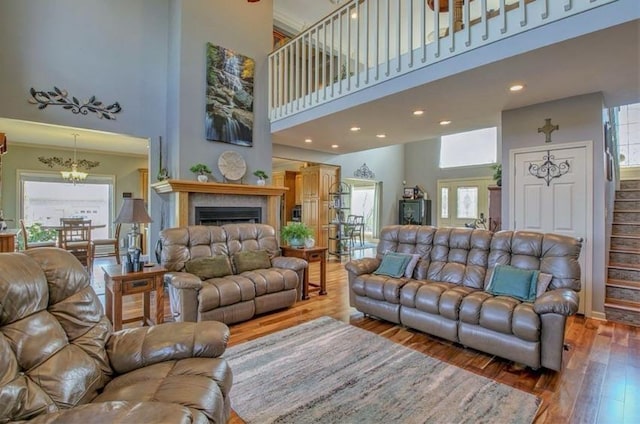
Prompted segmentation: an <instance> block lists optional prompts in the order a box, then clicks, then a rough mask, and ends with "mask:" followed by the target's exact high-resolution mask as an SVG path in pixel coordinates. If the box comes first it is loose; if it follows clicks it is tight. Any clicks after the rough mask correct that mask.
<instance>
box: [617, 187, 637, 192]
mask: <svg viewBox="0 0 640 424" xmlns="http://www.w3.org/2000/svg"><path fill="white" fill-rule="evenodd" d="M620 191H640V188H621V189H618V190H616V193H618V192H620Z"/></svg>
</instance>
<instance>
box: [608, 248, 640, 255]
mask: <svg viewBox="0 0 640 424" xmlns="http://www.w3.org/2000/svg"><path fill="white" fill-rule="evenodd" d="M609 252H614V253H637V254H639V255H640V249H632V248H626V247H622V248H621V247H612V248H610V249H609Z"/></svg>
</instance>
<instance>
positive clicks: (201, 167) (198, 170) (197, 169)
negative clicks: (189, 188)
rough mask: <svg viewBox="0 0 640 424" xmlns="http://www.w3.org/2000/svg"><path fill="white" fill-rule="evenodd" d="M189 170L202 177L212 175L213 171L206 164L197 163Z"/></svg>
mask: <svg viewBox="0 0 640 424" xmlns="http://www.w3.org/2000/svg"><path fill="white" fill-rule="evenodd" d="M189 170H190V171H191V172H193V173H194V174H200V175H204V174H211V169H209V167H208V166H207V165H205V164H204V163H197V164H195V165H193V166H192V167H191V168H189Z"/></svg>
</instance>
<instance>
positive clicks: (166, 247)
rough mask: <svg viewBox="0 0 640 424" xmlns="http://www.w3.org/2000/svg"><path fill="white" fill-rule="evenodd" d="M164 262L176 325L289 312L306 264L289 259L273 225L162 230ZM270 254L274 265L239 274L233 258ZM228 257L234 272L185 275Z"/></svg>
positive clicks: (238, 225)
mask: <svg viewBox="0 0 640 424" xmlns="http://www.w3.org/2000/svg"><path fill="white" fill-rule="evenodd" d="M160 242H161V247H162V253H161V262H162V265H164V266H165V267H166V268H167V269H168V270H170V271H171V272H169V273H167V274H165V282H166V283H168V289H169V296H170V299H171V313H172V314H173V318H174V320H175V321H207V320H215V321H220V322H224V323H226V324H233V323H236V322H241V321H246V320H248V319H251V318H252V317H253V316H255V315H258V314H263V313H266V312H270V311H273V310H277V309H282V308H287V307H289V306H291V305H293V304H294V303H295V302H296V300H297V299H300V298H301V282H302V278H303V276H304V272H305V270H306V268H307V262H306V261H305V260H303V259H299V258H285V257H282V256H279V255H280V247H279V245H278V240H277V239H276V234H275V230H274V228H273V227H271V226H269V225H265V224H244V223H243V224H227V225H222V226H219V227H218V226H203V225H193V226H189V227H179V228H169V229H165V230H163V231H161V232H160ZM257 250H266V251H267V253H268V255H269V258H270V267H269V268H262V269H255V270H251V271H244V272H241V273H238V272H237V268H236V266H235V263H234V260H233V259H234V255H236V254H238V253H240V252H251V251H257ZM218 255H223V256H226V257H227V258H228V260H229V262H230V264H231V265H232V269H231V271H232V273H231V274H230V275H225V276H222V277H217V278H209V279H205V280H202V279H201V278H200V277H197V276H196V275H194V274H191V273H188V272H186V271H185V266H186V264H187V262H188V261H190V260H193V259H198V258H203V257H214V256H218Z"/></svg>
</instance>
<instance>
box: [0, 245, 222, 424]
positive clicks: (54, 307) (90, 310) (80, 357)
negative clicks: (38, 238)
mask: <svg viewBox="0 0 640 424" xmlns="http://www.w3.org/2000/svg"><path fill="white" fill-rule="evenodd" d="M228 338H229V330H228V328H227V327H226V326H225V325H224V324H222V323H219V322H202V323H167V324H161V325H156V326H152V327H143V328H134V329H127V330H122V331H119V332H113V331H112V327H111V323H110V322H109V321H108V320H107V318H106V317H105V315H104V312H103V309H102V305H101V303H100V301H99V299H98V297H97V296H96V294H95V292H94V291H93V288H92V287H91V286H90V284H89V276H88V274H87V272H86V271H85V270H84V268H83V267H82V265H81V264H80V262H78V260H77V259H76V258H75V257H74V256H73V255H72V254H70V253H69V252H66V251H64V250H62V249H58V248H41V249H33V250H29V251H26V252H25V253H3V254H0V422H7V421H19V420H32V421H33V422H37V423H54V422H59V423H63V422H64V423H69V422H95V421H97V420H98V421H100V422H163V423H170V422H180V423H184V422H195V423H207V422H211V423H224V422H226V421H227V419H228V417H229V413H230V403H229V391H230V389H231V384H232V373H231V369H230V368H229V366H228V365H227V363H226V361H225V360H224V359H223V358H221V355H222V353H223V352H224V350H225V348H226V344H227V340H228Z"/></svg>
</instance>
